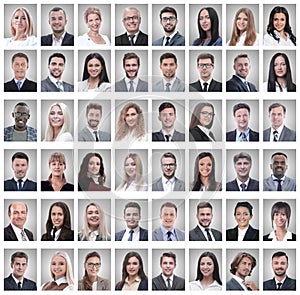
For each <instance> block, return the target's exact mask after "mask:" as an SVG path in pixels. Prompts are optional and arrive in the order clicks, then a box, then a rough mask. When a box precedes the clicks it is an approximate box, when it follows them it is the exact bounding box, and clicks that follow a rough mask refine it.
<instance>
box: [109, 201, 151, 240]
mask: <svg viewBox="0 0 300 295" xmlns="http://www.w3.org/2000/svg"><path fill="white" fill-rule="evenodd" d="M140 220H141V206H140V205H139V204H138V203H137V202H129V203H127V204H126V205H125V208H124V221H125V222H126V229H124V230H121V231H119V232H117V233H116V234H115V240H116V241H148V230H147V229H144V228H142V227H140V226H139V222H140Z"/></svg>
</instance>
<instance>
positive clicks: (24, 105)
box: [14, 102, 29, 111]
mask: <svg viewBox="0 0 300 295" xmlns="http://www.w3.org/2000/svg"><path fill="white" fill-rule="evenodd" d="M17 107H26V108H28V110H29V106H28V104H26V103H25V102H18V103H17V104H16V105H15V107H14V111H15V110H16V108H17Z"/></svg>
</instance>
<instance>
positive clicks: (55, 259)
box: [51, 255, 66, 263]
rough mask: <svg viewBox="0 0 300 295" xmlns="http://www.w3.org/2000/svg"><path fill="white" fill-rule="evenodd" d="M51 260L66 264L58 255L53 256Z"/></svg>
mask: <svg viewBox="0 0 300 295" xmlns="http://www.w3.org/2000/svg"><path fill="white" fill-rule="evenodd" d="M51 260H52V261H57V262H63V263H65V262H66V260H65V258H63V257H62V256H60V255H55V256H53V257H52V259H51Z"/></svg>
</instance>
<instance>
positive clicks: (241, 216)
mask: <svg viewBox="0 0 300 295" xmlns="http://www.w3.org/2000/svg"><path fill="white" fill-rule="evenodd" d="M234 218H235V220H236V222H237V224H238V227H239V228H240V229H244V228H247V227H248V226H249V221H250V220H251V219H252V215H250V212H249V209H248V208H247V207H237V208H236V210H235V215H234Z"/></svg>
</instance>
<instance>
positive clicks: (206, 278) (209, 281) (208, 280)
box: [200, 275, 214, 286]
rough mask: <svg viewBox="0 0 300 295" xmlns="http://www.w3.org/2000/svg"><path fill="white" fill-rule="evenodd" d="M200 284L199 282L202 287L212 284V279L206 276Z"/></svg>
mask: <svg viewBox="0 0 300 295" xmlns="http://www.w3.org/2000/svg"><path fill="white" fill-rule="evenodd" d="M200 282H201V285H202V286H208V285H210V284H212V283H213V282H214V279H213V277H212V275H211V276H206V277H203V278H202V280H201V281H200Z"/></svg>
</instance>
